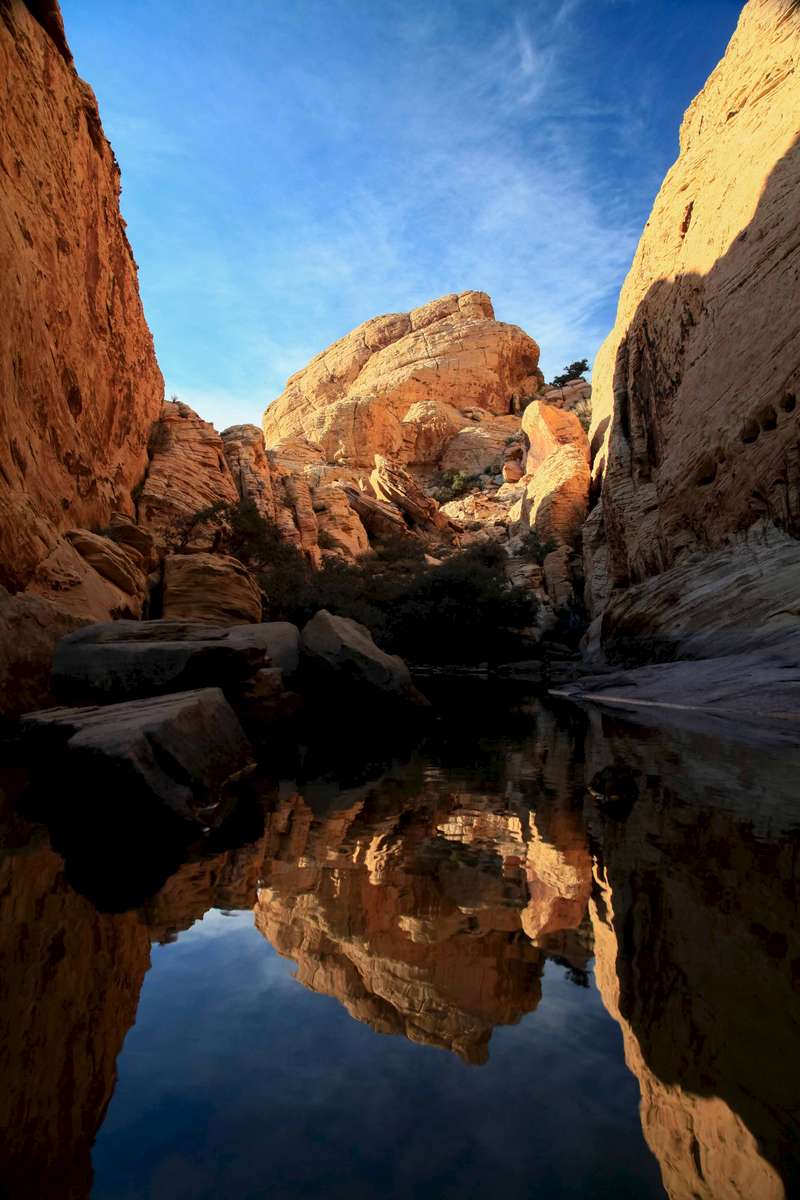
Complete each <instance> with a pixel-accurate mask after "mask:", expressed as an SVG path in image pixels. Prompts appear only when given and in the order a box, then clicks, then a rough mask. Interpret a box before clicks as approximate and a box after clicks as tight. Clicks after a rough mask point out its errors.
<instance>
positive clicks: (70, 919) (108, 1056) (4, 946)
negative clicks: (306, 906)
mask: <svg viewBox="0 0 800 1200" xmlns="http://www.w3.org/2000/svg"><path fill="white" fill-rule="evenodd" d="M0 794H1V793H0ZM3 798H4V797H3ZM10 834H11V835H12V836H11V837H10V836H9V835H10ZM0 838H2V841H3V843H4V845H3V849H2V850H1V851H0V955H2V961H3V970H2V972H1V973H0V1073H2V1079H3V1087H2V1089H0V1124H2V1128H3V1140H2V1146H0V1185H1V1186H2V1194H3V1196H4V1197H5V1196H7V1197H9V1198H10V1200H17V1198H20V1200H22V1198H25V1200H27V1197H29V1196H31V1197H32V1196H35V1197H37V1200H86V1197H88V1196H89V1194H90V1189H91V1183H92V1167H91V1149H92V1144H93V1142H94V1139H95V1135H96V1133H97V1130H98V1128H99V1126H100V1124H101V1122H102V1120H103V1117H104V1115H105V1111H106V1108H107V1107H108V1103H109V1101H110V1099H111V1095H112V1093H113V1091H114V1086H115V1084H116V1075H117V1072H116V1060H117V1055H118V1054H119V1052H120V1050H121V1049H122V1044H123V1041H124V1039H125V1036H126V1034H127V1032H128V1030H129V1029H130V1027H131V1026H132V1025H133V1023H134V1021H135V1018H136V1010H137V1006H138V1003H139V993H140V990H141V987H142V983H143V981H144V977H145V974H146V972H147V970H148V968H149V966H150V944H151V942H154V941H158V942H169V941H173V940H174V939H175V937H176V934H177V932H178V931H179V930H183V929H188V928H190V926H191V925H192V924H194V922H195V921H197V920H199V919H200V917H202V915H203V914H204V913H205V912H206V911H207V910H208V909H209V908H211V907H212V906H214V907H221V908H248V907H250V905H251V904H252V902H253V898H254V896H255V891H256V884H257V880H258V874H259V870H260V867H261V859H262V855H263V841H255V842H253V843H250V844H247V845H244V846H242V847H241V848H238V849H233V850H228V851H224V852H222V853H220V854H217V855H215V856H212V857H207V858H204V859H201V860H199V861H197V862H188V863H186V864H184V865H183V866H182V867H180V868H179V869H178V870H177V871H176V872H175V873H174V874H173V875H172V876H171V877H170V878H169V880H168V881H167V882H166V884H165V885H164V886H163V888H161V889H160V890H159V891H157V892H156V893H155V894H154V895H153V896H152V897H151V898H150V899H149V900H148V901H147V903H146V904H145V905H144V906H143V907H142V908H140V909H138V910H133V911H130V912H125V913H106V912H101V911H98V910H97V908H96V907H95V906H94V904H93V903H92V902H91V901H89V900H88V899H86V897H85V896H83V895H81V894H80V893H78V892H77V891H75V890H74V889H73V887H71V886H70V884H69V882H68V881H67V878H66V873H65V868H64V862H63V860H62V859H61V857H60V856H59V855H57V854H55V853H54V852H53V851H52V850H51V849H50V848H49V846H48V843H47V838H46V835H45V833H44V830H43V829H36V828H31V827H24V828H23V827H22V826H20V827H19V828H16V827H13V826H12V827H9V826H4V827H3V828H2V831H0ZM15 838H16V840H24V841H25V843H26V844H25V848H24V849H22V850H19V849H16V848H15V847H14V846H13V845H11V846H9V845H8V844H7V843H9V842H13V841H14V840H15ZM124 853H125V851H124V847H122V846H120V847H119V850H118V854H119V856H120V857H124Z"/></svg>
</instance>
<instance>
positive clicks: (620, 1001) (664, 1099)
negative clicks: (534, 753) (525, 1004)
mask: <svg viewBox="0 0 800 1200" xmlns="http://www.w3.org/2000/svg"><path fill="white" fill-rule="evenodd" d="M631 732H632V731H631V729H630V727H628V728H626V727H625V726H624V725H622V724H618V723H616V722H609V721H606V722H605V729H604V731H603V732H602V734H601V732H600V729H599V723H598V729H597V730H596V732H595V734H593V737H592V739H591V740H590V744H589V750H590V760H591V758H592V757H594V761H593V762H591V766H592V767H601V766H603V765H607V764H609V763H616V764H620V763H624V764H625V765H626V766H627V768H629V770H630V771H632V772H633V776H632V777H633V779H634V781H635V789H636V798H635V799H634V800H633V802H632V804H631V805H630V811H629V812H627V814H625V815H623V814H620V813H617V814H616V815H611V814H610V813H609V810H608V809H607V807H605V806H604V804H603V803H602V802H601V803H599V804H598V803H594V804H593V805H592V807H591V811H590V814H589V826H590V830H591V833H592V837H593V840H594V842H595V844H596V845H597V846H598V857H597V868H596V885H595V889H594V895H593V899H592V903H591V904H590V914H591V921H592V929H593V934H594V947H595V955H596V962H595V973H596V979H597V983H598V986H599V988H600V992H601V995H602V997H603V1000H604V1002H605V1004H606V1007H607V1008H608V1010H609V1012H610V1013H611V1014H612V1015H613V1016H614V1017H615V1019H616V1020H617V1021H618V1022H619V1024H620V1027H621V1030H622V1033H623V1038H624V1044H625V1057H626V1062H627V1064H628V1066H629V1068H630V1069H631V1071H632V1072H633V1073H634V1074H635V1075H636V1077H637V1079H638V1080H639V1084H640V1087H641V1095H642V1100H641V1117H642V1127H643V1130H644V1134H645V1137H646V1138H647V1141H648V1143H649V1145H650V1147H651V1149H652V1150H653V1153H654V1154H655V1155H656V1157H657V1158H658V1161H659V1164H660V1166H661V1171H662V1177H663V1181H664V1185H665V1188H666V1190H667V1193H668V1195H669V1196H670V1197H671V1200H697V1198H700V1200H738V1198H740V1197H745V1196H747V1197H754V1198H757V1200H784V1198H785V1197H789V1196H793V1195H796V1194H797V1189H798V1186H800V1157H798V1147H797V1139H796V1111H797V1108H796V1106H797V1094H798V1093H797V1072H796V1064H797V1062H798V1055H800V1025H798V1022H797V1019H796V1014H797V1009H798V1005H797V996H798V982H799V980H800V971H799V970H798V964H800V934H799V933H798V925H797V912H798V904H799V903H800V876H798V869H797V853H796V832H794V831H793V826H794V823H795V820H796V816H795V812H794V809H795V796H794V792H795V780H796V771H797V767H798V763H797V761H796V759H795V761H789V762H787V761H786V758H785V757H784V758H783V760H781V758H780V757H778V756H775V755H771V754H770V752H769V751H759V750H758V749H756V748H754V747H742V748H740V749H738V750H737V748H736V747H735V746H731V745H728V746H727V747H725V746H724V744H721V743H719V742H718V741H717V739H716V738H715V737H714V736H713V735H712V734H708V735H701V734H694V733H693V734H689V733H687V734H684V735H683V736H682V737H681V738H680V739H676V740H673V741H671V743H670V746H669V750H668V752H667V753H666V754H662V755H661V756H660V759H659V757H658V753H659V743H658V741H657V739H650V742H649V744H648V741H647V740H645V741H642V740H641V734H640V736H639V737H634V736H631ZM723 751H725V752H723ZM617 769H618V768H617Z"/></svg>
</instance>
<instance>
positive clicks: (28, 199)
mask: <svg viewBox="0 0 800 1200" xmlns="http://www.w3.org/2000/svg"><path fill="white" fill-rule="evenodd" d="M0 81H2V82H1V83H0V108H2V111H3V128H2V135H0V312H2V314H3V317H2V321H0V396H1V397H2V403H1V404H0V462H2V469H1V470H0V582H1V583H3V584H5V585H6V586H7V587H8V588H10V589H11V590H12V591H16V590H17V589H19V588H21V587H24V586H25V584H26V583H27V582H28V581H29V580H30V578H31V576H32V575H33V572H34V570H35V568H36V566H37V564H38V563H39V562H40V561H41V560H42V559H43V558H45V557H46V556H47V555H48V554H49V553H50V552H51V551H52V550H53V548H54V546H55V544H56V542H57V540H58V535H59V533H60V532H61V531H63V530H66V529H69V528H71V527H75V526H88V527H97V526H100V525H105V524H107V523H108V520H109V517H110V515H111V513H112V511H113V510H115V509H119V510H121V511H125V512H130V511H131V509H132V505H131V490H132V489H133V487H134V486H135V485H136V484H137V483H138V481H139V479H140V478H141V476H142V473H143V471H144V467H145V463H146V457H147V456H146V446H147V437H148V433H149V431H150V427H151V425H152V423H153V421H154V420H155V418H156V416H157V415H158V411H159V407H160V404H161V401H162V397H163V384H162V379H161V373H160V371H159V369H158V365H157V363H156V359H155V354H154V351H153V343H152V338H151V336H150V332H149V330H148V328H147V324H146V322H145V319H144V315H143V312H142V306H141V302H140V299H139V292H138V286H137V276H136V264H135V262H134V260H133V255H132V253H131V248H130V246H129V244H128V240H127V238H126V236H125V223H124V221H123V220H122V217H121V216H120V211H119V190H120V181H119V168H118V166H117V163H116V160H115V158H114V154H113V151H112V149H111V147H110V146H109V144H108V142H107V141H106V138H105V136H104V134H103V129H102V126H101V124H100V117H99V114H98V109H97V103H96V101H95V98H94V95H93V93H92V91H91V88H89V87H88V85H87V84H85V83H84V82H83V81H82V80H81V79H79V77H78V75H77V74H76V72H75V69H74V66H73V63H72V56H71V54H70V52H69V48H68V46H67V43H66V40H65V38H64V31H63V26H62V24H61V17H60V13H59V11H58V6H57V4H55V3H37V4H34V3H29V4H26V3H23V0H3V4H2V12H1V19H0Z"/></svg>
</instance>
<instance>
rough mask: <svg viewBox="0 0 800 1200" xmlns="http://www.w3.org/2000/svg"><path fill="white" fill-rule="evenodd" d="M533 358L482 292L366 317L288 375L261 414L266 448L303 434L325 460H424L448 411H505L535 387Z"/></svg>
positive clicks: (526, 341) (532, 348) (530, 345)
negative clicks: (280, 392)
mask: <svg viewBox="0 0 800 1200" xmlns="http://www.w3.org/2000/svg"><path fill="white" fill-rule="evenodd" d="M538 362H539V347H538V346H537V345H536V343H535V342H534V341H533V339H532V338H530V337H528V335H527V334H526V333H524V332H523V331H522V330H521V329H519V328H518V327H517V326H515V325H506V324H503V323H502V322H499V321H496V320H495V318H494V310H493V308H492V302H491V300H490V299H489V297H488V296H486V295H485V294H484V293H482V292H464V293H461V294H460V295H455V294H453V295H449V296H443V297H442V298H441V299H439V300H435V301H432V302H431V303H430V304H426V305H424V306H423V307H421V308H418V309H414V310H413V311H412V312H410V313H393V314H391V315H389V316H383V317H375V318H374V319H373V320H371V321H367V322H365V323H364V324H363V325H360V326H359V327H358V328H357V329H354V330H353V331H352V333H349V334H348V335H347V336H346V337H344V338H342V339H341V340H340V341H338V342H336V343H335V344H334V345H332V346H329V347H328V348H327V349H326V350H323V351H322V353H321V354H318V355H317V357H316V358H314V359H313V360H312V361H311V362H310V363H309V364H308V366H307V367H305V368H304V369H303V370H302V371H299V372H298V373H297V374H296V375H293V376H292V377H291V379H290V380H289V381H288V383H287V385H286V389H285V391H284V392H283V395H281V396H280V397H278V399H277V400H274V401H273V402H272V403H271V404H270V406H269V407H268V408H267V410H266V412H265V414H264V434H265V437H266V441H267V446H274V445H276V444H278V443H279V442H281V441H283V440H284V439H287V438H297V437H304V438H307V439H310V440H311V441H312V442H314V443H316V444H317V445H319V446H321V447H322V449H323V451H324V453H325V456H326V458H327V459H329V460H330V461H337V462H344V463H353V464H360V465H362V466H369V465H370V464H371V463H372V461H373V459H374V456H375V455H376V454H381V455H383V456H389V457H393V458H394V457H399V458H404V457H406V456H407V455H410V456H411V458H412V459H416V458H417V457H418V456H419V455H424V456H425V459H426V461H427V456H428V455H429V454H432V453H434V452H435V451H436V450H437V447H438V446H439V445H440V443H441V442H442V439H443V436H444V433H445V429H444V425H445V424H447V423H448V422H449V420H450V418H449V416H448V413H449V411H450V410H452V409H456V410H459V411H460V412H462V413H463V412H464V411H465V410H466V409H472V408H477V409H480V410H482V411H488V412H493V413H499V414H502V413H509V412H511V411H512V408H513V401H514V397H515V396H517V395H520V394H521V393H523V392H525V391H535V390H536V389H537V388H538V386H539V381H538V375H537V371H538ZM420 406H423V407H420ZM430 406H435V407H430ZM412 411H413V412H415V414H416V415H415V416H412V418H411V420H410V421H409V422H408V423H407V424H405V425H404V420H405V419H406V418H407V417H408V415H409V413H411V412H412ZM440 418H441V420H440ZM404 447H405V449H404Z"/></svg>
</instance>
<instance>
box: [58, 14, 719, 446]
mask: <svg viewBox="0 0 800 1200" xmlns="http://www.w3.org/2000/svg"><path fill="white" fill-rule="evenodd" d="M62 8H63V11H64V19H65V24H66V29H67V34H68V37H69V40H70V44H71V46H72V50H73V53H74V54H75V59H76V63H77V66H78V70H79V71H80V72H81V74H82V75H83V76H84V78H86V79H87V80H88V81H89V82H90V83H91V85H92V86H93V87H94V89H95V91H96V93H97V97H98V100H99V102H100V111H101V114H102V118H103V122H104V125H105V129H106V132H107V134H108V136H109V138H110V139H111V142H112V144H113V146H114V149H115V151H116V154H117V158H118V159H119V162H120V165H121V168H122V183H123V193H122V207H123V213H124V215H125V218H126V220H127V221H128V227H129V228H128V232H129V235H130V239H131V242H132V244H133V248H134V253H135V255H136V259H137V261H138V263H139V268H140V282H141V290H142V297H143V300H144V306H145V312H146V314H147V318H148V321H149V323H150V327H151V328H152V330H153V334H154V336H155V342H156V350H157V352H158V356H159V361H160V363H161V367H162V370H163V371H164V375H165V379H166V387H167V392H168V394H170V393H173V392H175V393H177V394H178V395H180V396H181V398H182V399H185V400H186V401H187V402H188V403H190V404H192V405H193V406H194V407H196V408H197V409H198V410H199V411H200V412H201V414H202V415H203V416H205V417H206V418H207V419H209V420H213V421H214V422H215V424H216V425H217V426H218V427H219V428H224V427H225V426H226V425H230V424H233V423H237V422H240V421H254V422H258V420H259V418H260V415H261V411H262V409H263V408H264V406H265V405H266V403H267V402H268V401H269V400H271V399H273V398H274V397H275V396H277V395H278V394H279V393H280V391H281V390H282V388H283V384H284V382H285V380H286V378H287V376H288V375H289V374H291V373H292V372H293V371H295V370H298V369H299V368H300V367H302V366H303V365H304V364H305V363H306V362H307V361H308V359H309V358H311V357H312V355H314V354H315V353H317V352H318V351H319V350H321V349H322V348H323V347H324V346H326V345H327V344H328V343H330V342H331V341H333V340H335V339H336V338H337V337H340V336H341V335H342V334H344V333H346V332H347V331H348V330H349V329H351V328H352V327H353V326H355V325H357V324H358V323H359V322H360V321H363V320H366V319H367V318H369V317H372V316H375V315H377V314H378V313H383V312H396V311H404V310H407V309H409V308H412V307H413V306H415V305H417V304H421V303H424V302H425V301H426V300H429V299H432V298H433V297H435V296H439V295H442V294H444V293H446V292H452V291H463V290H466V289H468V288H477V289H480V290H483V291H487V292H489V293H490V295H491V296H492V298H493V300H494V304H495V311H496V314H497V316H498V318H499V319H501V320H506V321H512V322H515V323H517V324H519V325H521V326H522V327H523V328H524V329H526V330H527V331H528V332H529V333H530V334H532V335H533V336H534V337H535V338H536V339H537V341H538V342H539V344H540V345H541V347H542V367H543V370H544V371H545V374H546V375H547V376H548V378H549V377H550V376H551V375H553V374H554V373H555V372H556V371H558V370H560V368H561V367H562V365H563V363H565V362H566V361H568V360H571V359H573V358H577V357H584V356H588V357H589V358H592V357H593V355H594V353H595V351H596V349H597V347H598V345H599V344H600V342H601V341H602V339H603V337H604V336H605V334H606V333H607V332H608V330H609V328H610V327H611V325H612V324H613V319H614V312H615V308H616V297H617V294H618V291H619V287H620V284H621V282H622V280H623V278H624V276H625V273H626V271H627V269H628V266H629V265H630V261H631V257H632V255H633V251H634V249H635V245H636V241H637V239H638V237H639V234H640V232H641V229H642V227H643V225H644V222H645V220H646V219H647V214H648V212H649V209H650V206H651V203H652V200H653V197H654V195H655V192H656V191H657V189H658V186H659V184H660V182H661V179H662V177H663V175H664V173H665V171H666V169H667V168H668V167H669V165H670V163H671V162H672V161H673V160H674V159H675V157H676V154H677V144H678V128H679V123H680V119H681V116H682V114H683V111H684V109H685V108H686V106H687V104H688V103H689V101H690V100H691V99H692V97H693V96H694V95H695V93H696V92H697V91H698V90H699V88H700V87H701V86H702V84H703V83H704V81H705V79H706V77H707V75H708V73H709V71H710V70H711V69H712V68H713V66H714V65H715V63H716V62H717V61H718V59H719V58H720V56H721V54H722V52H723V50H724V48H725V45H726V43H727V41H728V39H729V38H730V35H731V33H732V32H733V29H734V27H735V24H736V20H737V18H738V14H739V12H740V9H741V4H740V3H739V2H738V0H502V2H499V0H427V2H423V0H226V3H224V4H220V2H219V0H136V3H131V2H130V0H62Z"/></svg>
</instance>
